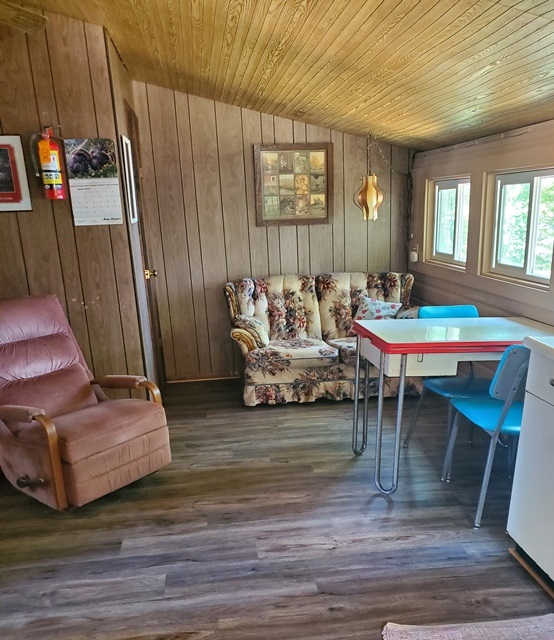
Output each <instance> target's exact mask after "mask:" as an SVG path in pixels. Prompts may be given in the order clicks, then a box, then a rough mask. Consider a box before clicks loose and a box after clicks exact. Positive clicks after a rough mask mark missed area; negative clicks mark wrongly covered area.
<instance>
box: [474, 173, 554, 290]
mask: <svg viewBox="0 0 554 640" xmlns="http://www.w3.org/2000/svg"><path fill="white" fill-rule="evenodd" d="M542 177H554V168H549V169H540V170H521V171H510V172H498V173H494V174H491V175H490V176H489V187H490V188H492V190H493V193H494V197H493V198H489V199H488V201H489V206H488V208H489V211H488V212H487V213H488V216H487V217H488V218H489V219H490V226H491V227H492V233H491V234H490V235H489V236H488V237H489V238H490V240H488V242H489V247H486V248H485V252H484V253H485V256H486V257H485V265H484V266H485V269H484V275H488V276H492V277H497V278H499V279H504V280H507V281H513V282H522V283H526V284H528V283H530V284H535V285H539V286H545V285H548V284H549V283H550V281H551V279H552V271H551V273H550V276H549V277H542V276H538V275H535V274H533V273H531V265H532V264H533V262H534V257H535V245H536V242H535V239H536V235H537V227H538V197H539V190H538V189H537V188H536V187H537V183H538V179H540V178H542ZM525 183H528V184H529V212H528V218H527V232H526V237H525V257H524V264H523V267H518V266H514V265H506V264H501V263H500V264H499V262H498V254H499V251H500V246H499V241H500V229H501V223H502V218H501V215H500V214H501V211H500V203H501V200H502V187H504V186H506V185H510V184H525ZM490 209H492V210H490ZM485 241H487V240H485Z"/></svg>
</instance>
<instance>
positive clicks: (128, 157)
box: [120, 135, 138, 224]
mask: <svg viewBox="0 0 554 640" xmlns="http://www.w3.org/2000/svg"><path fill="white" fill-rule="evenodd" d="M120 140H121V160H122V164H123V182H124V186H125V204H126V206H127V215H128V216H129V223H130V224H135V223H137V222H138V206H137V193H136V189H135V178H134V176H135V171H134V167H133V153H132V150H131V141H130V140H129V138H128V137H127V136H125V135H121V136H120Z"/></svg>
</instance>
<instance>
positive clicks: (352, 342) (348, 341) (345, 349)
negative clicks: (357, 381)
mask: <svg viewBox="0 0 554 640" xmlns="http://www.w3.org/2000/svg"><path fill="white" fill-rule="evenodd" d="M328 344H329V345H330V346H331V347H335V349H338V350H339V361H340V362H342V363H343V364H351V365H355V364H356V336H353V337H347V338H335V339H334V340H329V341H328Z"/></svg>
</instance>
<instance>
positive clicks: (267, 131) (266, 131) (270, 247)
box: [261, 113, 282, 275]
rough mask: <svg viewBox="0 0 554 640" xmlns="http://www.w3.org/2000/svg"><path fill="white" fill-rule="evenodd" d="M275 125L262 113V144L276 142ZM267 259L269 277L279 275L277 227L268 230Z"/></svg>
mask: <svg viewBox="0 0 554 640" xmlns="http://www.w3.org/2000/svg"><path fill="white" fill-rule="evenodd" d="M274 126H275V123H274V118H272V117H271V116H270V115H268V114H267V113H262V139H261V143H262V144H273V143H274V142H275V129H274ZM267 257H268V260H269V275H278V274H280V273H282V270H281V252H280V251H279V229H278V228H277V227H268V228H267Z"/></svg>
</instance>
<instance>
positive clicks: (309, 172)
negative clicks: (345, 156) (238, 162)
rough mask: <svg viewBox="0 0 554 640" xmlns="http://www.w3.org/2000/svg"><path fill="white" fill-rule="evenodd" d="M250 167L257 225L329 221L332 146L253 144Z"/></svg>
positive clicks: (331, 197) (318, 144)
mask: <svg viewBox="0 0 554 640" xmlns="http://www.w3.org/2000/svg"><path fill="white" fill-rule="evenodd" d="M254 168H255V173H256V224H257V225H258V226H271V225H291V224H327V223H329V222H330V221H331V220H332V204H333V145H332V143H330V142H314V143H306V144H267V145H262V144H255V145H254Z"/></svg>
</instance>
